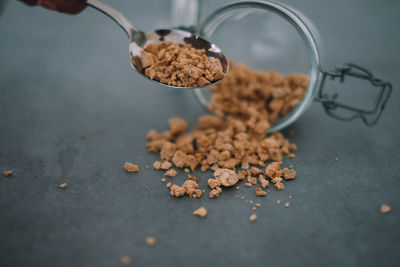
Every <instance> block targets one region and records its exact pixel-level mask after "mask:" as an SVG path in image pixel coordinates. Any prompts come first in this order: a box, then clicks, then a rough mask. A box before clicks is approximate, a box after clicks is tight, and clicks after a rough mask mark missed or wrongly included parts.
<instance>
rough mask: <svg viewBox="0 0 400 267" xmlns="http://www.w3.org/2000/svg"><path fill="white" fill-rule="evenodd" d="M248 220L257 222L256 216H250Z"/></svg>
mask: <svg viewBox="0 0 400 267" xmlns="http://www.w3.org/2000/svg"><path fill="white" fill-rule="evenodd" d="M249 220H250V221H251V222H254V221H256V220H257V215H256V214H251V215H250V218H249Z"/></svg>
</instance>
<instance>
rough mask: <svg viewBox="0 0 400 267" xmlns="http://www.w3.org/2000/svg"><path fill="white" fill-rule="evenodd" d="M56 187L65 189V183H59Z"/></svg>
mask: <svg viewBox="0 0 400 267" xmlns="http://www.w3.org/2000/svg"><path fill="white" fill-rule="evenodd" d="M58 187H59V188H61V189H65V188H67V183H63V184H60V185H59V186H58Z"/></svg>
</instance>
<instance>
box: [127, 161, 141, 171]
mask: <svg viewBox="0 0 400 267" xmlns="http://www.w3.org/2000/svg"><path fill="white" fill-rule="evenodd" d="M124 170H125V171H126V172H139V171H140V168H139V166H138V165H136V164H133V163H131V162H125V164H124Z"/></svg>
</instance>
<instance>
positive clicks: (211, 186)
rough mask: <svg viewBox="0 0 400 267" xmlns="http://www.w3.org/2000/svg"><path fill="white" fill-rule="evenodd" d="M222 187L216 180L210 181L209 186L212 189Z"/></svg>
mask: <svg viewBox="0 0 400 267" xmlns="http://www.w3.org/2000/svg"><path fill="white" fill-rule="evenodd" d="M220 185H221V183H220V182H219V181H218V180H216V179H212V178H211V179H208V186H209V187H210V188H211V189H214V188H216V187H217V186H220Z"/></svg>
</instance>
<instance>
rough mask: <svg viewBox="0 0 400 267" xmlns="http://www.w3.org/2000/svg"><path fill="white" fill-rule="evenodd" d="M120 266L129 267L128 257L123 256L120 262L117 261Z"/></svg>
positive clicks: (129, 259) (129, 260)
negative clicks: (127, 266)
mask: <svg viewBox="0 0 400 267" xmlns="http://www.w3.org/2000/svg"><path fill="white" fill-rule="evenodd" d="M119 262H120V264H121V265H123V266H126V265H129V264H131V262H132V260H131V258H130V257H128V256H123V257H122V258H121V259H120V260H119Z"/></svg>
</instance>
